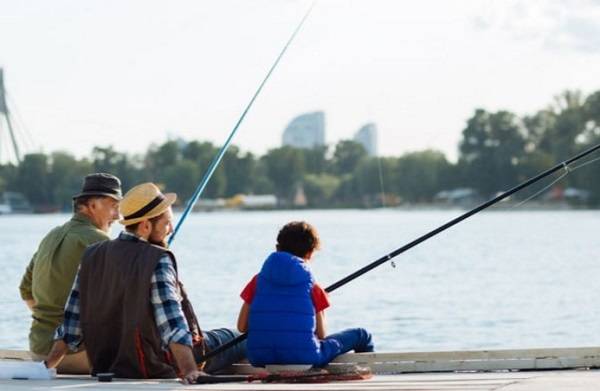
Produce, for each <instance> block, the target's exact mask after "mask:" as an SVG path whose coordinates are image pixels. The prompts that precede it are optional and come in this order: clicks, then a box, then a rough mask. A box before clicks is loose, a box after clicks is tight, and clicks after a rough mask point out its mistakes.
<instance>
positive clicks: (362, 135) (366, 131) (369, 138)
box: [354, 122, 377, 156]
mask: <svg viewBox="0 0 600 391" xmlns="http://www.w3.org/2000/svg"><path fill="white" fill-rule="evenodd" d="M354 141H356V142H357V143H359V144H361V145H362V146H363V147H365V150H366V151H367V153H368V154H369V155H370V156H377V126H375V124H374V123H372V122H371V123H368V124H366V125H364V126H363V127H362V128H360V129H359V130H358V132H356V134H355V135H354Z"/></svg>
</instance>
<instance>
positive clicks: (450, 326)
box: [0, 210, 600, 351]
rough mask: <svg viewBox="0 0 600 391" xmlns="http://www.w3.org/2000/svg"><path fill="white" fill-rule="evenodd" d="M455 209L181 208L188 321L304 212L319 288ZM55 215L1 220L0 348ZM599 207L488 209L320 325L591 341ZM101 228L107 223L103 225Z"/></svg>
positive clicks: (21, 312)
mask: <svg viewBox="0 0 600 391" xmlns="http://www.w3.org/2000/svg"><path fill="white" fill-rule="evenodd" d="M459 213H460V212H457V211H418V212H407V211H394V210H376V211H357V210H351V211H347V210H346V211H286V212H281V211H278V212H247V213H230V212H219V213H201V214H194V215H191V216H190V218H189V219H188V221H186V223H185V225H184V226H183V227H182V230H181V232H180V234H179V236H178V237H177V239H176V241H175V243H174V244H173V250H174V252H175V254H176V255H177V257H178V261H179V268H180V273H181V277H182V280H183V282H184V283H185V285H186V286H187V289H188V293H189V294H190V298H191V300H192V302H193V303H194V306H195V308H196V312H197V314H198V317H199V320H200V323H201V325H202V327H203V328H205V329H209V328H213V327H220V326H225V325H226V326H233V325H234V324H235V323H234V322H235V319H236V317H237V313H238V310H239V306H240V303H241V300H240V299H239V296H238V295H239V292H240V290H241V289H242V287H243V286H244V284H245V283H246V281H247V280H248V279H250V278H251V277H252V275H253V274H255V273H256V272H257V271H258V269H259V267H260V265H261V263H262V260H263V259H264V258H265V256H266V255H267V254H268V253H269V252H270V251H271V249H272V248H273V246H274V240H275V236H276V234H277V230H278V229H279V227H280V226H281V225H283V224H284V223H286V222H288V221H290V220H292V219H304V220H307V221H309V222H311V223H313V224H314V225H315V226H316V227H317V229H318V230H319V232H320V234H321V236H322V241H323V250H322V251H320V252H319V253H318V254H317V255H316V257H315V258H314V263H313V270H314V273H315V275H316V278H317V280H318V281H319V282H320V283H321V284H322V285H323V286H327V285H329V284H331V283H333V282H335V281H337V280H339V279H340V278H342V277H344V276H345V275H347V274H350V273H351V272H353V271H354V270H356V269H357V268H359V267H362V266H364V265H365V264H367V263H369V262H372V261H374V260H375V259H377V258H379V257H381V256H383V255H385V254H387V253H388V252H390V251H392V250H394V249H396V248H398V247H400V246H402V245H404V244H406V243H407V242H409V241H411V240H413V239H415V238H416V237H418V236H420V235H422V234H423V233H425V232H427V231H429V230H431V229H433V228H435V227H437V226H438V225H441V224H442V223H445V222H446V221H448V220H450V219H452V218H453V217H456V216H457V215H458V214H459ZM67 218H68V216H66V215H44V216H2V217H1V218H0V237H1V239H0V246H1V251H0V254H1V257H0V267H1V268H2V270H3V273H1V274H0V305H1V308H2V309H3V311H1V312H0V348H4V349H9V348H10V349H24V348H26V347H27V333H28V329H29V314H28V312H27V310H26V308H25V306H24V305H23V304H22V303H21V301H20V298H19V295H18V284H19V281H20V278H21V275H22V273H23V271H24V269H25V267H26V265H27V263H28V262H29V259H30V257H31V255H32V253H33V252H34V250H35V247H36V245H37V243H38V242H39V240H40V239H41V238H42V236H43V235H44V234H45V233H46V232H47V231H48V230H49V229H50V228H51V227H53V226H54V225H56V224H59V223H61V222H62V221H64V220H66V219H67ZM599 227H600V212H597V211H561V212H548V211H544V212H490V213H483V214H479V215H476V216H474V217H473V218H471V219H469V220H467V221H465V222H463V223H461V224H459V225H458V226H456V227H453V228H451V229H450V230H448V231H446V232H444V233H442V234H440V235H438V236H437V237H435V238H433V239H431V240H429V241H427V242H425V243H423V244H422V245H419V246H418V247H416V248H414V249H412V250H410V251H408V252H407V253H405V254H403V255H401V256H399V257H398V258H397V260H396V268H392V267H391V266H390V264H389V263H388V264H384V265H382V266H380V267H379V268H377V269H375V270H373V271H372V272H370V273H368V274H366V275H365V276H363V277H361V278H360V279H358V280H355V281H352V282H350V283H349V284H347V285H345V286H343V287H341V288H340V289H338V290H336V291H334V292H332V293H331V301H332V308H331V309H330V310H328V324H329V329H330V330H331V331H335V330H338V329H341V328H345V327H351V326H359V325H360V326H363V327H366V328H368V329H369V330H370V331H372V332H373V334H374V336H375V338H376V343H377V348H378V349H379V350H381V351H415V350H454V349H479V348H526V347H558V346H598V345H600V335H599V334H598V333H597V332H596V328H597V325H598V324H599V323H600V305H599V304H598V303H597V298H598V297H600V284H598V281H599V280H600V257H599V256H598V254H600V238H599V236H598V232H599V230H598V228H599ZM113 231H114V232H113V236H114V235H115V234H116V233H117V232H118V227H113Z"/></svg>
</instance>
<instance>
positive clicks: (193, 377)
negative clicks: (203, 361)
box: [181, 369, 206, 384]
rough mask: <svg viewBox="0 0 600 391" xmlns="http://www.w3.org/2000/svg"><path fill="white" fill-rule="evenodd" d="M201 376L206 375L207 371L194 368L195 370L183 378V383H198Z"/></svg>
mask: <svg viewBox="0 0 600 391" xmlns="http://www.w3.org/2000/svg"><path fill="white" fill-rule="evenodd" d="M199 376H206V373H204V372H202V371H198V370H197V369H194V370H193V371H191V372H189V373H187V374H185V375H184V376H183V377H182V378H181V382H182V383H183V384H195V383H196V379H197V378H198V377H199Z"/></svg>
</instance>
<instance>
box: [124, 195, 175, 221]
mask: <svg viewBox="0 0 600 391" xmlns="http://www.w3.org/2000/svg"><path fill="white" fill-rule="evenodd" d="M164 200H165V196H164V195H162V194H159V195H157V196H156V198H155V199H153V200H152V201H150V202H149V203H148V204H147V205H146V206H144V207H143V208H142V209H140V210H138V211H137V212H135V213H132V214H130V215H127V216H123V220H131V219H137V218H138V217H143V216H144V215H145V214H146V213H148V212H150V211H151V210H152V209H154V208H156V207H157V206H158V204H160V203H161V202H163V201H164Z"/></svg>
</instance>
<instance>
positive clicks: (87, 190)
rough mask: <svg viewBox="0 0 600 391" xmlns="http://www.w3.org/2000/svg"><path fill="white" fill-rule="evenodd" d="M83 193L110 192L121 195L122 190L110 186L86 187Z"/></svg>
mask: <svg viewBox="0 0 600 391" xmlns="http://www.w3.org/2000/svg"><path fill="white" fill-rule="evenodd" d="M82 193H110V194H115V195H120V194H121V192H120V191H119V190H115V189H111V188H108V187H102V188H99V187H84V188H83V190H82Z"/></svg>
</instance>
